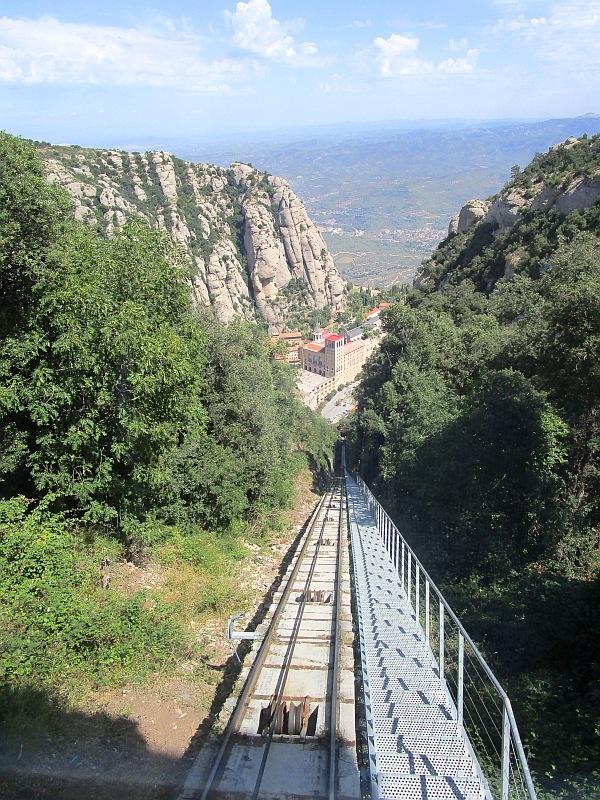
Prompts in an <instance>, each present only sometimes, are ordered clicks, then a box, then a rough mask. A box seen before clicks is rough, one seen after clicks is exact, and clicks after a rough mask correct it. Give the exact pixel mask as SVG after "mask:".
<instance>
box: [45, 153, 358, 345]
mask: <svg viewBox="0 0 600 800" xmlns="http://www.w3.org/2000/svg"><path fill="white" fill-rule="evenodd" d="M39 150H40V153H41V155H42V157H43V158H44V160H45V162H46V165H47V169H48V179H49V180H52V181H58V182H59V183H61V184H62V185H63V186H64V187H65V188H66V189H67V190H68V192H69V193H70V195H71V197H72V198H73V201H74V203H75V215H76V217H77V218H78V219H80V220H82V221H83V222H85V223H86V224H88V225H94V226H98V227H99V228H100V229H101V230H102V231H104V232H105V233H106V234H107V235H109V236H110V235H111V234H112V233H113V231H114V230H115V229H118V228H120V227H121V226H123V225H124V224H125V223H126V222H127V220H129V219H132V218H136V217H137V218H139V217H141V218H144V219H146V220H147V221H148V222H149V224H151V225H153V226H155V227H158V228H164V229H166V230H167V231H169V233H170V235H171V236H172V238H173V240H174V241H175V242H177V243H179V244H181V245H182V246H183V247H185V248H186V249H187V251H188V253H189V256H190V280H191V283H192V286H193V291H194V293H195V296H196V298H197V299H198V301H199V302H200V303H203V304H204V305H206V306H212V307H213V309H214V312H215V314H216V316H217V317H218V319H219V320H220V321H221V322H222V323H223V324H227V323H229V322H230V321H231V320H232V319H233V318H234V317H235V316H239V317H242V318H244V319H252V318H253V317H255V315H256V313H257V312H258V314H259V315H260V316H261V317H262V318H263V319H264V320H266V322H267V323H268V324H269V329H270V332H271V333H274V332H279V331H282V330H285V329H286V328H287V327H289V326H290V325H292V326H294V325H296V324H298V321H299V320H300V319H303V318H306V317H307V316H308V315H309V314H310V312H311V310H313V309H317V310H321V309H326V308H327V307H329V308H331V309H332V310H341V309H343V308H344V306H345V300H346V289H345V283H344V281H343V279H342V277H341V276H340V274H339V272H338V270H337V269H336V267H335V266H334V263H333V259H332V257H331V255H330V254H329V252H328V250H327V247H326V245H325V242H324V241H323V238H322V236H321V234H320V233H319V232H318V231H317V229H316V228H315V226H314V225H313V223H312V221H311V220H310V219H309V217H308V215H307V213H306V209H305V208H304V205H303V204H302V202H301V201H300V200H299V199H298V197H296V195H295V194H294V193H293V192H292V191H291V189H290V187H289V185H288V184H287V183H286V181H284V180H282V179H281V178H277V177H275V176H272V175H268V174H267V173H261V172H258V171H257V170H255V169H253V168H252V167H251V166H248V165H246V164H239V163H238V164H232V166H231V168H230V169H229V170H226V169H222V168H220V167H216V166H212V165H210V164H193V163H190V162H187V161H182V160H181V159H178V158H176V157H174V156H173V155H171V154H170V153H165V152H148V153H126V152H124V151H121V150H92V149H84V148H81V147H76V146H71V147H63V146H52V145H46V144H41V145H39Z"/></svg>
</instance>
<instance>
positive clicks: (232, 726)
mask: <svg viewBox="0 0 600 800" xmlns="http://www.w3.org/2000/svg"><path fill="white" fill-rule="evenodd" d="M333 494H334V487H333V486H332V485H331V486H330V487H329V488H328V489H327V491H326V493H325V494H324V495H323V497H322V498H321V500H320V501H319V504H318V505H317V507H316V509H315V510H314V512H313V515H312V518H311V520H310V523H309V528H308V531H307V533H306V536H305V538H304V542H303V543H302V547H301V550H300V552H299V554H298V556H297V558H296V562H295V564H294V567H293V568H292V572H291V574H290V576H289V578H288V580H287V582H286V585H285V588H284V590H283V593H282V595H281V598H280V600H279V602H278V604H277V608H276V609H275V611H274V613H273V617H272V619H271V622H270V625H269V628H268V630H267V632H266V634H265V637H264V639H263V641H262V643H261V646H260V649H259V651H258V653H257V656H256V658H255V660H254V662H253V664H252V667H251V668H250V672H249V674H248V677H247V679H246V683H245V684H244V688H243V689H242V693H241V694H240V696H239V698H238V702H237V704H236V707H235V710H234V712H233V714H232V716H231V717H230V719H229V722H228V724H227V727H226V729H225V733H224V736H223V741H222V743H221V747H220V748H219V752H218V753H217V756H216V758H215V760H214V762H213V765H212V768H211V771H210V773H209V775H208V777H207V779H206V784H205V786H204V790H203V792H202V795H201V798H200V800H207V797H208V795H209V793H210V791H211V789H212V787H213V783H214V781H215V777H216V775H217V772H218V771H219V768H220V767H221V766H222V763H223V757H224V755H225V753H226V750H227V747H228V745H229V742H230V740H231V737H232V736H233V735H234V733H235V732H236V730H237V729H238V727H239V724H240V723H241V721H242V720H243V717H244V714H245V713H246V710H247V708H248V703H249V701H250V698H251V695H252V693H253V691H254V689H255V686H256V683H257V680H258V677H259V675H260V671H261V669H262V668H263V666H264V662H265V660H266V658H267V655H268V653H269V650H270V647H271V642H272V639H273V636H274V634H275V632H276V630H277V627H278V623H279V619H280V617H281V614H282V612H283V610H284V609H285V607H286V605H287V603H288V600H289V596H290V594H291V592H292V589H293V586H294V584H295V582H296V578H297V575H298V572H299V570H300V567H301V565H302V563H303V561H304V558H305V556H306V551H307V549H308V546H309V544H310V542H311V541H312V539H313V535H314V532H315V528H316V527H317V523H318V521H319V516H320V514H321V512H322V511H323V507H324V506H325V504H326V501H327V506H328V507H329V506H330V505H331V500H332V498H333ZM328 495H329V498H328ZM340 514H341V503H340ZM326 516H327V512H326ZM326 516H325V519H326ZM324 523H325V520H324V521H323V526H324ZM316 552H318V549H317V551H316ZM305 598H306V593H305ZM276 718H277V714H276V713H275V714H274V719H275V720H276Z"/></svg>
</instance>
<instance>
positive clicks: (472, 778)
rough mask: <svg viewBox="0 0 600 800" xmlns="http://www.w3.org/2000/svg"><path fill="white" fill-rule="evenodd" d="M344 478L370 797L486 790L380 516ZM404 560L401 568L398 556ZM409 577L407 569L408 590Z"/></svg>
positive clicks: (478, 798)
mask: <svg viewBox="0 0 600 800" xmlns="http://www.w3.org/2000/svg"><path fill="white" fill-rule="evenodd" d="M346 486H347V500H348V516H349V522H350V540H351V548H352V557H353V562H354V576H355V593H356V603H357V608H358V619H359V634H360V649H361V659H362V670H363V687H364V693H365V707H366V717H367V720H366V721H367V738H368V748H369V760H370V764H369V766H370V771H371V796H372V798H373V800H377V798H386V800H396V799H398V800H485V799H486V798H490V797H491V796H492V795H491V793H490V791H489V788H488V785H487V781H486V780H485V779H484V777H483V775H482V772H481V769H480V767H479V764H478V763H477V760H476V758H475V755H474V753H473V750H472V748H471V746H470V744H469V741H468V738H467V736H466V734H465V733H464V728H463V726H462V725H459V722H458V719H457V710H456V707H455V704H454V702H453V700H452V697H451V695H450V693H449V692H448V689H447V685H446V681H445V680H444V679H443V675H442V676H441V675H440V666H439V664H438V661H437V660H436V658H435V657H434V654H433V652H432V650H431V647H430V645H429V644H428V638H429V636H427V637H426V635H425V632H424V631H423V628H422V627H421V624H420V622H419V620H418V619H417V616H418V612H415V610H414V609H413V607H412V605H411V602H410V601H409V598H408V597H407V594H406V591H405V589H404V586H403V584H404V575H403V574H402V576H399V574H398V569H397V566H396V565H395V564H394V562H393V561H392V558H391V557H390V555H389V554H388V552H387V549H386V546H385V543H384V541H383V540H382V537H381V535H380V530H379V527H378V522H377V520H376V518H375V517H374V516H372V514H371V512H370V508H369V505H368V503H367V502H366V500H365V498H364V497H363V494H362V493H361V491H360V489H359V487H358V485H357V484H356V483H355V481H354V480H353V479H352V477H351V476H349V475H347V479H346ZM402 558H403V559H404V547H403V548H402ZM396 564H398V559H396ZM402 565H403V566H402V573H404V560H403V561H402ZM417 580H418V579H417ZM410 585H411V579H410V574H409V577H408V587H409V591H410ZM417 585H418V584H417ZM417 592H418V589H417ZM416 596H418V594H417V595H416ZM427 602H428V603H429V594H427ZM417 608H418V603H417ZM427 613H428V615H429V607H428V609H427ZM428 619H429V616H428ZM428 634H429V631H428Z"/></svg>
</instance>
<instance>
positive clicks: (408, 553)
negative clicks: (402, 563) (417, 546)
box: [406, 550, 412, 605]
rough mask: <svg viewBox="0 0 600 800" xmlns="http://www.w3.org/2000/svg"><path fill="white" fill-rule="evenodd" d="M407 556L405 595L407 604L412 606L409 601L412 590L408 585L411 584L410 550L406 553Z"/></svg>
mask: <svg viewBox="0 0 600 800" xmlns="http://www.w3.org/2000/svg"><path fill="white" fill-rule="evenodd" d="M407 556H408V564H407V566H408V570H407V580H406V595H407V597H408V604H409V605H412V600H411V593H412V589H411V586H410V584H411V583H412V558H411V556H412V553H411V552H410V550H408V551H407Z"/></svg>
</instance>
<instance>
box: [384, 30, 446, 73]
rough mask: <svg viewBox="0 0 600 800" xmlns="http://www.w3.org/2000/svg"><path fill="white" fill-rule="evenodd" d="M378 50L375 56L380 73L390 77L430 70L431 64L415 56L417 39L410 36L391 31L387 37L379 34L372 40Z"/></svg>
mask: <svg viewBox="0 0 600 800" xmlns="http://www.w3.org/2000/svg"><path fill="white" fill-rule="evenodd" d="M373 44H374V45H375V47H377V48H378V50H379V51H380V53H379V55H378V56H377V60H378V61H379V65H380V70H381V74H382V75H383V76H384V77H386V78H390V77H393V76H396V75H415V74H419V73H423V72H431V70H432V69H433V65H432V64H431V63H430V62H427V61H421V60H420V59H419V58H417V48H418V47H419V40H418V39H417V38H414V37H411V36H400V34H398V33H392V35H391V36H390V37H389V39H382V38H381V37H380V36H378V37H377V39H375V41H374V42H373Z"/></svg>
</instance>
